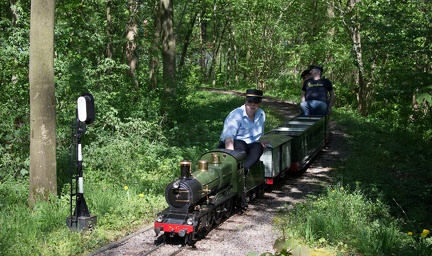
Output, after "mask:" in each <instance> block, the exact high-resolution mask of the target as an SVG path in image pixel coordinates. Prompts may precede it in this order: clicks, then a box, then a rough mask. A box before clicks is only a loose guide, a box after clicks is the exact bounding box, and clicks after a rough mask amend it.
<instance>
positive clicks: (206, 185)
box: [154, 116, 330, 245]
mask: <svg viewBox="0 0 432 256" xmlns="http://www.w3.org/2000/svg"><path fill="white" fill-rule="evenodd" d="M329 135H330V130H329V122H328V117H327V116H297V117H294V118H293V119H291V120H289V121H288V122H286V123H285V124H283V125H281V126H278V127H276V128H275V129H273V130H271V131H269V132H267V133H266V134H264V136H263V139H264V140H267V141H269V142H270V145H271V147H268V148H266V149H265V150H264V153H263V155H262V156H261V159H260V161H259V162H258V163H257V164H255V165H254V166H252V167H251V168H250V170H249V172H248V173H247V175H245V169H244V166H243V165H244V161H245V159H246V153H245V152H240V151H234V150H228V149H216V150H213V151H210V152H207V153H204V154H203V155H202V156H201V157H200V159H199V160H198V162H197V163H196V164H192V162H189V161H186V160H184V161H182V162H180V171H181V177H180V178H178V179H176V180H174V181H173V182H171V183H170V184H168V186H167V187H166V189H165V199H166V201H167V203H168V207H167V208H166V209H165V210H163V211H162V212H160V213H159V214H158V215H157V218H156V220H155V222H154V230H155V233H156V235H157V236H158V235H159V234H160V233H161V232H162V235H163V236H164V237H163V239H166V240H168V239H170V238H173V237H179V238H181V239H184V244H188V245H193V244H195V243H196V241H197V240H199V239H201V238H202V237H205V235H206V233H207V232H209V231H210V230H211V229H212V227H213V226H214V225H215V224H219V223H221V222H222V221H223V220H224V219H226V218H229V217H230V216H231V214H232V212H233V210H234V209H245V207H246V205H247V204H248V202H250V201H252V200H253V199H254V198H256V197H258V196H260V195H262V194H264V192H265V189H266V188H267V187H268V186H271V185H272V184H274V183H276V182H277V181H278V180H281V179H283V177H284V176H285V175H286V174H287V173H288V172H296V173H301V172H304V171H305V170H306V166H307V164H308V163H309V162H310V161H311V160H312V159H313V157H314V156H315V155H316V154H317V153H318V152H320V151H321V149H322V148H323V147H324V146H325V144H326V143H327V141H328V138H329Z"/></svg>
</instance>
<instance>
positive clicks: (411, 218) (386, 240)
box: [275, 110, 432, 255]
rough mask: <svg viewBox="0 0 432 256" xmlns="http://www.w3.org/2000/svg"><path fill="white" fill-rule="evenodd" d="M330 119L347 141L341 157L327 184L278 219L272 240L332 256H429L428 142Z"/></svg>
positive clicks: (370, 124)
mask: <svg viewBox="0 0 432 256" xmlns="http://www.w3.org/2000/svg"><path fill="white" fill-rule="evenodd" d="M334 118H335V119H336V120H337V122H338V124H339V125H341V126H342V127H343V128H344V132H345V133H346V135H347V136H346V137H345V139H344V144H345V145H347V146H348V148H349V150H350V152H349V156H348V158H347V159H346V160H345V161H341V163H340V165H339V166H334V168H333V172H332V174H333V176H334V179H333V182H334V184H333V185H329V186H328V187H327V188H326V189H325V190H324V191H323V193H321V194H320V195H318V196H311V197H310V198H309V199H308V200H307V202H306V203H304V204H299V205H296V207H294V210H293V211H292V212H289V213H287V212H281V213H280V215H279V217H278V218H277V219H276V220H275V221H276V226H278V227H280V230H281V232H282V234H283V236H282V237H281V239H280V240H281V241H291V240H293V239H294V240H299V241H302V242H303V244H307V245H308V246H309V247H311V248H314V247H318V248H321V247H327V248H330V249H329V250H331V251H333V252H334V254H333V255H430V252H431V249H432V237H431V236H430V234H429V231H430V230H431V228H432V219H431V218H432V216H431V215H430V212H431V206H432V200H431V198H430V196H429V195H430V192H431V182H430V181H431V180H432V172H431V167H430V164H429V162H428V161H425V160H426V159H430V157H431V149H430V145H428V142H424V141H423V140H422V139H421V138H419V137H418V136H417V135H416V134H417V133H415V132H411V131H409V130H408V129H405V130H401V129H396V128H394V127H392V126H391V125H388V124H386V123H385V122H380V121H379V120H374V119H373V118H370V119H367V118H362V117H358V116H356V115H355V114H353V113H350V112H344V111H342V110H339V111H337V112H336V113H335V115H334ZM281 248H282V249H281V252H283V250H285V252H286V253H287V254H286V255H291V254H289V253H290V250H291V249H292V248H289V247H287V246H285V247H284V246H282V247H281ZM292 255H294V254H292Z"/></svg>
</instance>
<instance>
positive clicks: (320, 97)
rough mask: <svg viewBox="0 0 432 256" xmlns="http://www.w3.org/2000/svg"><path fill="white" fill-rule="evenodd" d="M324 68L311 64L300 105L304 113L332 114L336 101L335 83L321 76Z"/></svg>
mask: <svg viewBox="0 0 432 256" xmlns="http://www.w3.org/2000/svg"><path fill="white" fill-rule="evenodd" d="M322 73H323V68H322V67H319V66H311V67H310V71H309V75H310V78H308V79H307V80H306V81H305V82H304V84H303V87H302V102H301V103H300V107H301V110H302V114H303V115H306V116H307V115H330V114H331V108H332V106H333V102H334V97H335V96H334V91H333V85H332V83H331V82H330V80H328V79H327V78H321V75H322Z"/></svg>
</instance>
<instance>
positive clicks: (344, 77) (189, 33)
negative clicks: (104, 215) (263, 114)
mask: <svg viewBox="0 0 432 256" xmlns="http://www.w3.org/2000/svg"><path fill="white" fill-rule="evenodd" d="M33 4H34V5H39V10H43V8H44V5H48V4H50V5H53V4H54V1H48V0H45V1H44V0H34V1H30V0H22V1H20V0H10V1H1V2H0V86H1V91H2V93H1V94H0V104H1V105H0V113H1V117H2V120H1V121H0V183H1V184H2V186H3V188H4V189H3V188H2V189H0V192H1V193H0V196H1V198H0V199H2V200H3V201H0V206H4V205H7V204H8V203H9V201H8V200H11V197H10V194H9V193H10V191H7V189H6V187H7V186H6V185H7V184H9V185H10V184H22V185H23V189H28V184H29V182H30V183H31V181H30V180H31V179H29V176H30V175H29V174H30V173H29V172H30V169H31V157H30V156H31V154H32V152H31V147H30V144H31V136H29V135H30V131H31V130H32V129H31V120H30V109H31V108H32V106H31V104H32V102H31V100H30V90H29V88H30V89H31V88H32V83H31V78H32V74H31V73H30V69H29V63H32V62H33V63H38V61H39V60H38V59H31V56H32V55H31V54H30V52H31V51H30V35H31V32H30V31H31V30H30V29H31V25H30V24H31V22H30V21H31V19H30V15H31V6H33ZM431 12H432V5H431V4H430V2H429V1H428V0H404V1H392V0H375V1H371V0H345V1H336V0H328V1H319V0H311V1H300V0H291V1H289V0H288V1H286V0H283V1H282V0H276V1H267V0H236V1H234V0H220V1H215V0H214V1H209V0H203V1H182V0H179V1H176V2H173V1H169V0H160V1H146V0H142V1H136V0H135V1H134V0H128V1H119V0H103V1H102V0H99V1H97V0H86V1H79V0H68V1H65V0H58V1H55V12H54V17H53V19H54V31H53V32H54V38H53V42H54V45H53V56H54V57H53V60H52V61H53V67H52V69H53V70H52V71H53V74H54V80H53V83H52V84H47V86H46V87H48V89H52V92H53V93H54V94H53V95H54V98H53V100H52V102H50V104H53V106H55V115H52V116H51V118H52V119H53V120H54V121H55V122H54V123H55V126H56V127H55V130H54V131H55V133H54V137H55V141H56V143H55V145H56V148H55V149H54V151H55V152H56V157H55V160H54V161H55V163H54V164H52V165H51V166H54V169H53V170H54V173H55V176H53V177H54V179H56V180H55V182H56V183H57V186H55V190H57V191H52V192H55V193H57V194H58V195H59V196H61V195H65V194H68V182H69V176H68V170H69V169H70V136H71V120H73V119H74V118H75V108H76V100H77V98H78V97H79V96H80V95H81V93H83V92H90V93H91V94H92V95H93V96H94V98H95V105H96V121H95V123H94V124H92V127H91V129H89V131H88V133H87V134H86V135H85V136H86V137H85V141H84V144H87V145H88V147H87V148H86V149H85V150H86V152H85V154H87V155H85V157H84V158H85V159H86V158H87V157H88V158H87V159H92V162H91V163H88V164H87V165H86V166H85V168H86V172H87V173H86V175H88V176H90V177H92V179H95V180H100V181H103V182H105V183H106V184H115V185H118V186H121V187H123V185H124V183H125V181H127V180H136V181H135V182H136V183H137V184H138V186H139V187H146V186H148V183H149V182H150V181H149V179H150V178H149V177H151V176H152V174H154V173H155V172H158V173H163V172H164V171H165V170H168V169H170V168H171V167H172V166H173V165H175V163H177V160H179V159H180V158H181V157H184V154H186V155H187V154H189V155H190V156H196V154H197V152H198V151H200V150H202V149H203V148H211V147H212V146H213V145H214V143H215V142H214V140H215V139H214V138H213V137H211V138H210V139H209V135H208V134H205V131H206V130H205V129H204V130H202V135H199V136H196V137H194V138H191V137H190V136H188V134H189V133H190V134H196V133H193V132H194V131H195V132H196V131H197V130H200V129H203V127H202V126H198V125H193V124H199V122H204V123H206V124H210V123H214V122H218V123H220V122H221V120H222V118H223V116H225V114H226V113H221V115H220V116H217V118H216V117H215V116H213V117H211V116H206V117H201V119H198V118H197V119H193V117H190V116H188V113H190V111H191V109H190V108H191V104H190V103H191V102H192V101H193V100H194V99H193V97H196V94H195V93H196V92H197V91H199V90H200V88H201V87H214V88H220V89H227V90H228V89H229V90H238V91H244V89H246V88H251V87H255V88H260V89H263V90H264V91H265V94H266V95H268V96H272V97H275V98H280V99H284V100H289V101H293V102H299V100H300V82H301V81H300V73H301V72H302V71H303V70H304V69H306V68H307V67H308V66H309V65H311V64H315V65H321V66H323V67H324V76H326V77H327V78H329V79H330V80H331V81H332V82H333V84H334V88H335V92H336V102H335V106H336V108H338V109H348V110H354V111H355V112H356V113H358V114H359V115H361V116H364V117H368V118H370V120H374V119H375V120H384V121H385V122H386V123H387V124H390V125H391V126H392V127H394V128H395V129H398V128H400V129H404V130H407V131H410V132H412V133H415V134H418V135H419V138H420V139H419V140H421V141H419V142H421V143H428V144H430V142H431V139H432V128H431V127H432V117H431V103H432V96H431V92H432V75H431V69H432V65H431V52H432V46H431V41H432V21H431V15H430V13H431ZM47 13H48V12H47ZM47 41H48V42H49V41H51V40H50V39H49V38H47ZM204 100H208V101H211V100H212V99H211V98H209V99H204ZM215 111H217V110H215ZM191 120H194V121H196V122H198V123H196V122H191ZM185 127H187V128H186V129H184V128H185ZM179 129H184V130H183V132H182V138H181V139H182V140H181V142H178V134H179V133H178V130H179ZM216 139H217V138H216ZM136 141H139V142H140V143H139V144H140V145H136ZM134 143H135V144H134ZM197 145H200V147H199V148H197ZM186 146H187V147H189V148H188V149H187V150H188V152H186V153H185V152H184V151H181V154H182V156H180V149H179V148H181V147H186ZM180 160H181V159H180ZM126 163H127V164H126ZM108 170H109V171H108ZM41 171H42V172H44V171H47V172H48V171H49V170H41ZM146 178H147V179H146ZM150 180H151V179H150ZM36 185H37V184H36ZM152 186H157V185H151V186H150V187H152ZM160 187H161V188H162V187H163V184H162V185H160ZM152 189H155V190H157V189H160V188H154V187H152ZM42 196H46V195H42ZM29 199H30V203H31V201H33V200H34V198H33V197H29ZM14 200H17V201H18V202H21V203H22V202H25V201H26V200H27V199H25V200H23V199H22V198H19V197H18V196H17V197H16V198H15V197H13V200H12V201H14Z"/></svg>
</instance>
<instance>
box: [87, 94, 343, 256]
mask: <svg viewBox="0 0 432 256" xmlns="http://www.w3.org/2000/svg"><path fill="white" fill-rule="evenodd" d="M264 103H265V104H266V106H268V107H271V108H274V109H276V110H278V111H280V113H281V114H283V115H284V116H287V117H290V116H295V115H297V114H298V111H299V109H298V106H297V105H293V104H290V103H288V102H283V101H276V100H271V99H268V98H266V99H265V100H264ZM343 136H344V134H343V133H342V132H341V131H340V129H338V127H337V125H335V123H334V122H332V123H331V135H330V141H329V144H328V147H327V148H325V149H324V150H323V151H322V152H320V153H319V154H318V155H317V156H316V157H315V159H314V160H313V161H312V163H311V165H310V166H309V168H308V169H307V172H306V173H304V174H303V175H301V176H298V177H287V178H286V179H285V180H283V181H282V182H280V183H279V184H277V185H275V186H274V188H273V189H272V191H270V192H266V193H265V195H264V197H262V198H259V199H257V200H255V201H253V203H252V204H250V205H249V208H248V210H247V211H246V213H244V214H241V215H240V214H236V215H234V216H232V217H231V218H229V219H228V220H226V221H225V222H224V223H222V224H221V225H220V226H219V227H217V228H216V229H214V230H212V231H211V232H210V233H209V234H208V235H207V236H206V238H205V239H203V240H201V241H198V242H197V244H196V248H187V249H186V250H184V251H182V252H180V253H178V254H176V255H188V256H189V255H207V256H208V255H211V256H219V255H227V256H228V255H229V256H236V255H238V256H244V255H248V254H249V253H256V255H261V254H262V253H265V252H270V253H274V249H273V243H274V242H275V240H276V239H277V238H278V237H280V236H281V234H280V232H279V230H278V229H277V228H275V227H274V226H273V223H272V220H273V218H274V216H275V215H276V214H277V213H278V212H279V211H280V210H284V211H289V210H290V209H292V207H293V205H294V204H296V203H298V202H302V201H304V199H305V196H306V195H308V194H313V193H317V192H319V191H320V190H322V189H323V188H324V187H325V186H326V185H328V184H329V183H330V182H331V175H330V173H331V170H332V167H333V166H337V165H338V162H340V161H343V159H344V158H345V155H346V154H345V152H347V151H346V150H345V147H344V145H345V144H344V143H343ZM154 239H155V236H154V232H153V230H152V228H150V227H149V228H148V229H143V230H141V231H140V232H139V233H137V234H135V235H133V236H131V237H130V239H129V238H128V239H124V240H123V241H120V242H117V243H113V244H111V245H110V246H111V247H112V246H117V247H116V248H113V249H109V250H105V249H106V248H105V249H104V250H99V251H97V252H95V253H94V254H92V255H139V253H138V252H140V251H142V249H143V248H144V247H146V246H148V245H150V244H152V243H153V242H154ZM172 249H173V248H170V247H169V246H167V247H166V250H163V251H159V252H158V253H157V254H155V255H171V254H172V252H171V251H172Z"/></svg>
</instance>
